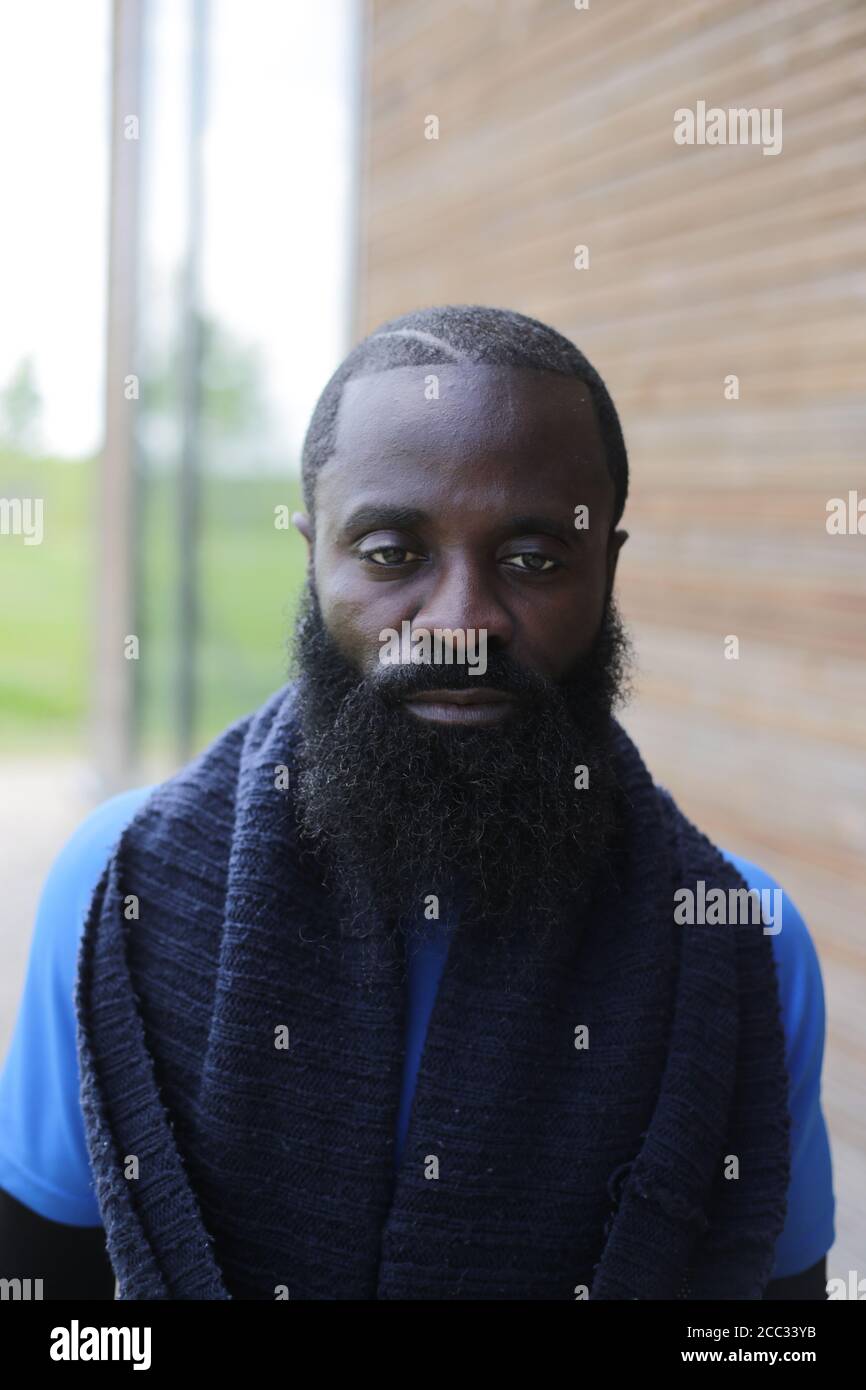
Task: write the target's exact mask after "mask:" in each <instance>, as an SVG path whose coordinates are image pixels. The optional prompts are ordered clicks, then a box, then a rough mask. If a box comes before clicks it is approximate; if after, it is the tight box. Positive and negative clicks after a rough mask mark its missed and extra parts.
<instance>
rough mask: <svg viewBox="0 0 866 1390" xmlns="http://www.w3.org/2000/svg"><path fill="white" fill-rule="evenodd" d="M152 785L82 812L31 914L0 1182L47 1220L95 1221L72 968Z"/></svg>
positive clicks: (4, 1080)
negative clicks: (121, 841)
mask: <svg viewBox="0 0 866 1390" xmlns="http://www.w3.org/2000/svg"><path fill="white" fill-rule="evenodd" d="M150 790H151V789H150V788H147V787H146V788H143V789H140V788H137V789H136V790H134V791H129V792H123V793H121V795H120V796H115V797H112V798H111V800H110V801H106V802H104V803H103V804H102V805H101V806H99V807H97V809H96V810H95V811H93V812H92V813H91V815H90V816H88V818H87V820H85V821H84V822H83V824H82V825H81V826H79V828H78V830H77V831H76V832H75V834H74V835H73V836H72V838H71V839H70V840H69V841H68V842H67V844H66V845H65V847H64V848H63V850H62V851H61V852H60V854H59V855H58V856H57V858H56V860H55V861H54V863H53V865H52V867H51V870H50V872H49V874H48V877H47V879H46V881H45V884H44V887H43V890H42V896H41V898H40V900H39V906H38V909H37V913H36V922H35V926H34V930H33V937H32V940H31V945H30V956H29V960H28V963H27V975H26V979H25V984H24V992H23V995H22V998H21V1003H20V1006H19V1010H18V1017H17V1020H16V1023H15V1029H14V1032H13V1034H12V1041H11V1043H10V1045H9V1051H8V1053H7V1054H6V1060H5V1063H4V1066H3V1071H2V1073H0V1187H3V1188H5V1189H6V1191H7V1192H10V1193H11V1194H12V1196H13V1197H16V1198H17V1199H18V1201H19V1202H22V1203H23V1204H24V1205H25V1206H26V1207H29V1208H30V1209H31V1210H32V1211H35V1212H38V1213H39V1215H40V1216H45V1217H47V1218H48V1219H49V1220H51V1221H62V1222H63V1223H65V1224H66V1225H69V1226H99V1225H100V1224H101V1221H100V1214H99V1207H98V1205H97V1202H96V1196H95V1193H94V1190H93V1182H92V1176H91V1172H90V1160H89V1158H88V1154H87V1146H86V1143H85V1137H84V1121H83V1117H82V1114H81V1107H80V1103H79V1076H78V1055H77V1049H76V1020H75V1003H74V990H75V973H76V966H77V961H78V945H79V941H80V938H81V932H82V928H83V926H84V921H85V918H86V916H87V909H88V907H89V905H90V899H91V896H92V894H93V889H94V888H95V887H96V884H97V883H98V881H99V877H100V875H101V873H102V870H103V869H104V867H105V865H106V863H107V862H108V859H109V857H110V855H111V851H112V849H113V847H114V844H115V842H116V841H117V838H118V836H119V835H120V833H121V831H122V829H123V827H124V826H125V824H126V823H127V821H128V820H129V819H130V818H131V817H132V816H133V814H134V813H135V811H136V810H137V809H138V807H139V805H140V804H141V803H142V802H143V801H144V800H145V799H146V797H147V796H148V795H149V792H150Z"/></svg>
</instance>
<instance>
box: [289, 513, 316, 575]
mask: <svg viewBox="0 0 866 1390" xmlns="http://www.w3.org/2000/svg"><path fill="white" fill-rule="evenodd" d="M292 525H293V526H294V527H295V528H296V529H297V530H298V531H300V533H301V535H302V536H303V538H304V540H305V541H306V542H307V567H308V568H309V567H310V566H311V565H312V563H313V527H312V525H311V523H310V518H309V517H308V516H307V513H306V512H292Z"/></svg>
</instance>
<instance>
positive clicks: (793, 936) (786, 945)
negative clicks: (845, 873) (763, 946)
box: [720, 846, 821, 985]
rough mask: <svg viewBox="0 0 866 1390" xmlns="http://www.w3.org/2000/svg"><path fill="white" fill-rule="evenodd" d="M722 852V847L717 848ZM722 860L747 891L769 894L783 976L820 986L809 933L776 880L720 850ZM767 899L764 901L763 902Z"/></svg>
mask: <svg viewBox="0 0 866 1390" xmlns="http://www.w3.org/2000/svg"><path fill="white" fill-rule="evenodd" d="M720 849H721V846H720ZM721 852H722V854H723V855H724V857H725V858H726V859H727V860H728V861H729V863H731V864H733V865H734V867H735V868H736V869H738V870H739V872H740V873H741V874H742V876H743V878H744V880H745V882H746V886H747V888H750V889H754V890H755V891H756V892H758V893H762V894H769V895H772V898H771V899H769V901H770V902H771V916H772V918H773V926H774V928H777V930H773V931H768V933H767V934H768V935H769V936H770V939H771V941H772V943H773V949H774V952H775V955H776V961H777V964H778V966H779V969H780V970H781V971H782V972H783V975H785V976H793V975H794V974H800V975H802V974H803V973H804V972H805V973H806V974H808V976H809V977H810V978H812V979H815V980H817V983H818V984H819V985H820V981H821V968H820V964H819V962H818V953H817V951H816V949H815V943H814V941H813V939H812V934H811V932H810V930H809V927H808V926H807V924H806V920H805V918H804V916H803V914H802V913H801V912H800V910H799V908H798V907H797V904H796V903H795V902H794V900H793V898H792V897H791V895H790V894H789V893H788V892H787V890H786V889H785V888H784V887H783V886H782V884H781V883H780V882H779V881H778V879H776V878H774V876H773V875H772V874H770V873H768V872H767V870H766V869H765V868H763V867H762V866H761V865H760V864H756V863H755V862H754V861H753V860H751V859H745V858H744V857H743V856H742V855H739V854H732V853H731V852H730V851H729V850H726V849H721ZM765 900H766V899H765Z"/></svg>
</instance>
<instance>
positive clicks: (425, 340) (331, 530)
mask: <svg viewBox="0 0 866 1390" xmlns="http://www.w3.org/2000/svg"><path fill="white" fill-rule="evenodd" d="M303 480H304V495H305V505H306V507H307V511H306V513H305V514H304V515H298V516H297V517H296V524H297V526H298V529H299V530H300V532H301V533H302V535H303V536H304V538H305V540H306V542H307V545H308V548H309V576H308V581H309V582H308V587H307V594H306V601H305V605H304V609H303V614H302V618H301V622H300V624H299V627H298V631H297V634H296V655H297V664H298V669H299V678H298V680H297V681H295V682H293V683H290V684H289V685H288V686H287V687H285V688H284V689H283V690H281V691H278V692H277V693H276V694H275V695H273V696H272V697H271V698H270V699H269V700H268V701H267V702H266V703H265V705H263V706H262V707H261V709H259V710H257V711H256V712H255V713H254V714H253V715H251V716H248V717H247V718H245V719H242V720H240V721H238V723H237V724H235V725H233V726H232V727H231V728H230V729H229V730H227V731H226V732H225V733H224V734H223V735H222V736H221V737H220V738H219V739H217V740H216V741H215V743H214V744H212V745H211V747H210V748H209V749H207V750H205V752H204V753H203V754H201V755H200V756H199V757H198V758H197V759H195V760H194V762H193V763H191V764H190V765H189V766H188V767H187V768H184V769H183V770H182V771H181V772H180V773H178V774H177V775H176V776H175V777H173V778H171V779H169V781H167V782H166V783H163V784H162V785H161V786H159V787H157V788H156V789H144V790H143V791H140V792H137V793H132V794H126V795H125V796H124V797H121V798H116V799H115V801H113V802H110V803H108V804H107V806H106V807H103V808H101V809H100V810H99V811H97V812H96V813H95V816H94V817H91V819H90V821H89V822H88V823H87V826H85V828H84V829H83V831H82V832H79V836H78V837H77V839H76V840H75V841H74V842H73V844H72V845H71V846H70V847H69V848H68V849H67V851H66V858H65V859H64V856H61V860H60V861H58V866H57V867H56V869H55V871H54V874H53V876H52V879H51V880H49V884H48V885H47V886H46V895H45V898H44V899H43V905H42V908H41V910H40V920H39V921H38V922H37V934H36V940H35V941H34V955H33V958H32V960H31V966H30V974H29V976H28V984H27V991H26V993H25V1001H24V1005H23V1007H22V1013H21V1016H20V1017H19V1023H18V1029H17V1031H16V1037H15V1040H14V1041H13V1046H12V1049H11V1052H10V1056H9V1059H8V1061H7V1066H6V1071H5V1073H4V1077H3V1083H2V1087H0V1113H2V1114H3V1116H4V1121H5V1125H6V1133H7V1136H8V1137H7V1138H6V1139H5V1140H4V1144H3V1149H2V1151H0V1183H2V1186H3V1187H4V1188H5V1189H6V1193H5V1198H4V1206H3V1209H2V1218H3V1227H2V1231H3V1234H2V1244H0V1263H2V1266H3V1272H4V1273H7V1272H9V1273H12V1272H15V1273H17V1274H19V1275H20V1276H21V1277H25V1276H26V1275H27V1274H31V1275H32V1277H36V1276H37V1275H38V1274H39V1267H41V1266H40V1265H39V1262H40V1261H41V1262H42V1263H43V1264H44V1267H45V1269H50V1270H51V1279H50V1280H49V1283H52V1281H53V1288H51V1289H50V1290H49V1296H61V1294H62V1292H63V1291H69V1290H70V1289H71V1288H72V1287H73V1285H74V1280H73V1278H72V1275H71V1270H72V1269H73V1268H74V1267H75V1261H77V1260H81V1259H82V1258H83V1259H84V1260H85V1261H86V1264H87V1268H88V1269H89V1271H90V1276H89V1277H91V1278H92V1280H93V1284H92V1288H93V1293H94V1296H103V1297H108V1296H110V1293H109V1292H108V1290H109V1285H110V1283H111V1282H112V1281H113V1278H114V1276H115V1275H116V1278H117V1283H118V1296H119V1297H121V1298H190V1297H192V1298H214V1299H227V1298H250V1299H262V1298H283V1297H292V1298H354V1299H373V1298H385V1299H390V1298H423V1299H524V1298H526V1299H559V1298H565V1299H570V1300H571V1299H584V1298H592V1299H634V1298H649V1299H667V1298H674V1299H675V1298H686V1299H691V1298H717V1297H718V1298H749V1299H754V1298H822V1297H824V1296H825V1283H826V1253H827V1250H828V1249H829V1247H830V1245H831V1244H832V1242H833V1239H834V1231H833V1214H834V1206H833V1193H832V1181H831V1167H830V1153H829V1146H828V1142H827V1134H826V1127H825V1125H824V1121H823V1116H822V1114H821V1108H820V1073H821V1061H822V1051H823V1038H824V1014H823V992H822V987H821V978H820V971H819V969H818V964H817V959H816V957H815V952H814V947H813V945H812V942H811V939H810V937H809V933H808V931H807V929H806V927H805V924H804V923H803V922H802V919H801V918H800V917H799V915H798V914H797V913H796V910H795V909H794V907H793V904H791V903H790V902H789V901H788V900H787V899H786V898H784V897H783V896H782V895H781V890H778V885H775V884H773V881H772V880H771V879H769V878H768V877H767V876H766V875H765V874H764V873H763V871H762V870H760V869H759V868H757V867H756V866H754V865H750V864H748V863H747V862H746V861H743V860H738V859H736V858H734V857H733V856H730V855H727V856H726V855H725V854H723V853H722V852H721V851H720V850H718V849H717V848H716V847H715V846H713V845H712V844H711V843H710V842H709V841H708V840H707V839H706V837H704V836H702V835H701V834H700V832H699V831H697V830H696V829H695V827H693V826H692V825H691V824H690V823H689V822H688V821H687V820H686V819H685V817H683V816H682V814H681V813H680V812H679V810H678V808H677V807H676V805H675V803H674V801H673V799H672V798H671V797H670V795H669V794H668V793H667V792H665V791H664V790H663V789H661V788H658V787H657V786H655V785H654V783H653V781H652V778H651V777H650V775H649V774H648V772H647V770H646V768H645V767H644V765H643V763H642V761H641V758H640V755H639V753H638V751H637V749H636V748H635V747H634V745H633V744H632V743H631V741H630V740H629V739H628V737H627V735H626V734H625V732H624V730H623V729H622V727H621V726H620V725H619V723H618V722H617V721H616V719H615V718H614V717H613V710H614V709H615V707H616V706H617V704H618V703H619V702H620V701H621V700H622V698H623V696H624V693H625V690H626V684H627V672H628V656H629V651H628V641H627V638H626V635H625V631H624V628H623V626H622V623H621V620H620V618H619V615H618V612H617V608H616V604H615V600H614V579H615V573H616V566H617V561H618V557H619V553H620V550H621V548H622V545H623V543H624V542H625V540H626V532H625V531H623V530H622V529H619V522H620V519H621V517H622V513H623V508H624V505H625V500H626V493H627V484H628V463H627V456H626V450H625V445H624V442H623V438H622V434H621V431H620V426H619V421H618V419H617V414H616V411H615V409H614V406H613V403H612V401H611V400H610V397H609V395H608V393H607V391H606V389H605V387H604V384H603V382H602V380H601V378H600V377H599V376H598V374H597V373H596V372H595V371H594V369H593V368H592V367H591V366H590V364H589V363H588V362H587V361H586V359H585V358H584V357H583V356H582V354H581V353H579V352H578V351H577V349H576V348H575V347H574V345H573V344H571V343H570V342H569V341H568V340H567V339H565V338H563V337H562V336H561V335H560V334H558V333H556V332H555V331H554V330H552V329H550V328H549V327H547V326H546V325H544V324H542V323H540V322H538V321H537V320H534V319H530V318H527V317H525V316H524V315H520V314H516V313H512V312H508V311H503V310H495V309H489V308H483V307H479V306H447V307H442V308H433V309H427V310H424V311H419V312H417V313H413V314H408V315H404V316H402V317H401V318H398V319H395V320H392V321H390V322H388V323H386V324H384V325H382V326H381V327H380V328H379V329H377V330H376V331H375V332H374V333H373V334H371V335H370V336H369V337H368V338H366V339H364V341H363V342H362V343H360V344H359V345H358V346H357V347H356V348H355V349H354V350H353V352H352V353H350V355H349V357H348V358H347V359H346V361H345V362H344V363H343V364H342V365H341V367H340V368H339V369H338V371H337V372H336V373H335V374H334V376H333V377H332V378H331V381H330V382H329V383H328V385H327V387H326V388H325V391H324V392H323V394H322V397H321V398H320V400H319V402H318V404H317V407H316V410H315V412H314V414H313V417H312V420H311V422H310V427H309V430H308V433H307V438H306V440H305V444H304V451H303ZM437 634H438V636H437ZM425 644H426V645H425ZM97 880H98V882H97ZM94 888H95V891H93V890H94ZM748 890H754V891H753V893H752V894H751V895H750V893H749V891H748ZM761 890H765V892H766V895H767V897H766V901H770V900H771V895H772V892H773V891H778V893H779V897H780V898H781V904H780V906H781V912H779V911H778V910H777V911H776V912H774V913H773V914H771V915H770V916H768V915H767V913H766V912H763V913H761V912H760V911H759V912H758V913H757V914H755V913H754V912H752V913H751V915H739V911H738V910H735V907H736V906H737V905H738V906H739V908H742V906H743V904H744V902H745V903H747V904H750V905H751V906H752V907H753V906H754V903H755V902H756V901H757V900H758V895H759V894H760V891H761ZM91 893H92V900H91ZM55 894H58V895H60V896H62V899H63V911H62V912H57V911H55V910H54V908H53V907H52V901H51V900H52V899H53V896H54V895H55ZM684 894H685V895H686V896H688V895H689V894H691V895H693V896H692V901H696V900H700V901H701V902H702V903H703V902H713V903H714V904H716V905H718V904H719V903H722V904H726V905H731V906H730V907H729V908H728V907H726V908H725V913H723V914H722V916H721V917H720V916H719V913H718V912H716V914H715V915H711V914H710V913H707V914H706V917H705V920H700V921H697V922H694V921H690V922H689V924H687V925H684V924H683V923H684V920H685V919H684V918H683V916H682V915H681V914H680V913H679V911H678V908H677V904H678V903H682V901H683V895H684ZM76 895H77V896H78V899H79V904H80V906H79V909H78V911H76V910H74V909H75V898H76ZM777 906H779V905H778V904H777ZM61 917H63V918H64V922H61V921H60V920H59V919H60V918H61ZM85 919H86V920H85ZM73 921H74V926H73V925H72V922H73ZM82 921H83V931H82ZM64 923H65V924H64ZM79 934H80V935H81V947H80V953H79V954H78V956H77V963H76V965H75V966H74V967H73V964H72V961H73V957H74V950H77V949H78V937H79ZM60 937H62V938H63V944H61V942H60V940H59V939H56V938H60ZM43 938H44V940H43ZM70 941H72V942H73V947H74V950H73V949H72V948H70V945H69V942H70ZM37 950H39V952H40V954H39V955H37ZM52 951H53V952H54V957H53V959H54V962H55V964H54V968H53V972H54V973H53V982H54V983H53V989H54V992H53V993H51V991H50V989H49V988H47V987H46V986H45V985H44V984H41V983H40V980H41V978H42V974H43V973H44V971H45V970H46V969H49V970H50V969H52V966H51V964H50V962H49V964H48V966H46V965H45V963H44V960H43V957H45V956H48V957H50V954H51V952H52ZM61 957H62V959H63V961H64V965H63V968H62V969H61V968H60V967H59V965H58V964H57V962H59V961H60V959H61ZM73 971H74V973H75V979H74V991H75V1007H76V1011H77V1019H76V1017H74V1016H73V1013H72V987H73ZM58 980H61V981H62V983H61V985H60V987H58V984H57V981H58ZM55 1011H56V1012H57V1013H58V1014H59V1015H60V1017H57V1018H55V1017H54V1012H55ZM76 1023H77V1060H78V1067H77V1068H76V1067H75V1066H74V1058H73V1057H72V1055H71V1054H72V1052H73V1041H72V1039H73V1035H74V1031H75V1028H76ZM40 1029H41V1032H42V1033H43V1034H44V1032H45V1030H46V1029H49V1030H50V1029H54V1030H55V1032H57V1033H58V1037H59V1041H58V1043H57V1045H56V1047H55V1048H54V1049H53V1050H52V1047H51V1045H50V1044H46V1043H45V1042H44V1041H39V1042H37V1041H36V1038H37V1034H38V1033H39V1032H40ZM60 1073H62V1074H63V1077H64V1080H63V1083H62V1085H55V1086H54V1093H55V1094H56V1095H57V1096H58V1099H57V1101H56V1102H54V1101H53V1099H52V1087H51V1079H52V1076H54V1077H55V1078H56V1076H57V1075H58V1074H60ZM46 1078H47V1083H48V1084H47V1085H46ZM79 1086H80V1090H79ZM37 1088H38V1089H39V1091H40V1094H41V1095H42V1097H43V1105H42V1115H41V1119H40V1120H39V1121H38V1122H37V1121H35V1120H34V1119H33V1114H32V1109H31V1102H29V1101H28V1099H27V1091H28V1090H29V1091H30V1093H31V1094H32V1093H33V1092H34V1091H35V1090H36V1089H37ZM49 1102H50V1103H49ZM61 1117H62V1120H63V1122H64V1124H65V1127H66V1130H67V1134H66V1135H65V1136H64V1137H65V1138H66V1141H67V1142H66V1146H65V1150H64V1147H63V1144H62V1143H61V1142H60V1141H59V1139H58V1137H57V1135H56V1133H55V1131H53V1130H52V1126H55V1127H56V1126H58V1125H59V1124H60V1123H61ZM64 1165H65V1166H64ZM40 1170H41V1171H40ZM102 1228H104V1231H105V1236H106V1238H107V1247H108V1255H109V1257H110V1262H109V1261H108V1260H106V1258H105V1254H104V1252H103V1249H102V1235H101V1231H102ZM31 1240H33V1241H36V1242H38V1249H39V1260H38V1261H36V1260H35V1259H34V1258H32V1257H31V1259H30V1263H31V1264H32V1266H33V1267H32V1269H31V1268H29V1267H28V1268H26V1269H25V1268H24V1265H25V1264H26V1263H27V1252H28V1250H29V1249H31V1247H30V1246H28V1242H29V1241H31ZM32 1248H37V1247H32ZM37 1266H39V1267H37Z"/></svg>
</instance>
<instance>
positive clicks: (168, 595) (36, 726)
mask: <svg viewBox="0 0 866 1390" xmlns="http://www.w3.org/2000/svg"><path fill="white" fill-rule="evenodd" d="M95 480H96V465H95V463H94V462H93V461H92V460H91V461H87V462H83V463H67V462H63V461H58V460H53V459H40V460H35V461H34V460H28V459H23V458H15V457H13V456H10V455H8V454H7V455H5V456H0V496H2V497H15V496H21V497H26V496H30V497H42V498H43V499H44V518H45V520H44V539H43V542H42V544H41V545H38V546H37V545H34V546H25V545H24V543H23V538H22V537H20V536H8V535H5V536H4V535H0V594H2V602H0V652H2V662H0V748H3V749H5V750H9V749H10V748H11V747H17V748H22V749H28V750H29V749H32V748H34V747H37V746H38V747H41V748H45V747H46V745H52V746H54V745H63V746H66V747H69V748H75V749H76V750H79V751H81V750H83V748H84V746H85V737H86V718H87V709H88V699H89V695H90V670H91V662H92V659H91V652H92V650H93V642H94V636H95V634H94V631H93V623H94V621H95V611H96V609H95V602H94V594H95V589H94V586H95V583H96V574H95V563H94V562H95V559H96V556H97V548H98V546H99V544H100V536H99V534H98V526H97V521H96V508H95ZM283 503H285V504H287V505H288V506H289V508H290V509H294V508H297V507H299V506H300V490H299V485H298V483H297V480H296V479H294V478H289V479H286V480H283V479H281V478H279V477H276V478H270V477H268V478H262V477H254V478H247V479H243V480H240V479H225V478H207V479H205V480H204V481H203V488H202V516H201V528H200V546H199V552H198V557H197V573H198V576H199V598H200V628H199V633H198V639H197V643H196V649H195V664H196V671H197V677H198V680H197V688H198V709H197V718H196V727H195V746H196V747H197V748H198V747H203V746H204V744H205V743H207V742H208V741H209V740H210V739H211V738H213V737H214V736H215V735H216V734H217V733H219V732H220V730H221V729H223V728H225V726H226V725H227V724H229V723H231V721H232V720H233V719H236V718H238V717H239V716H240V715H242V714H245V713H247V711H249V710H251V709H254V708H255V707H256V705H258V704H259V703H260V702H261V701H262V700H263V699H264V698H265V697H266V696H267V695H268V694H269V693H270V692H271V691H272V690H274V689H276V688H277V687H278V686H279V685H281V684H282V682H283V681H284V680H285V679H286V639H287V637H288V634H289V631H290V627H291V619H292V615H293V613H294V610H295V605H296V602H297V597H298V594H299V592H300V589H301V585H302V582H303V572H304V565H305V556H306V552H305V549H304V546H303V542H302V541H301V539H300V537H299V536H298V534H297V532H295V530H294V528H292V529H291V530H289V531H284V530H277V529H276V528H275V526H274V507H275V506H276V505H278V504H283ZM176 518H177V512H176V501H175V492H174V483H173V480H172V479H170V478H168V477H164V478H161V479H157V480H151V481H150V482H149V484H148V486H147V488H146V490H145V493H144V497H143V505H142V510H141V514H140V515H139V518H138V522H139V538H140V549H141V576H142V585H141V609H140V617H139V621H138V623H137V628H138V636H139V638H140V643H141V655H140V660H139V664H138V667H137V675H138V678H139V683H140V684H139V708H140V731H141V740H142V748H143V750H150V749H159V750H161V751H162V750H165V749H169V750H170V749H171V748H172V745H173V739H174V728H175V719H174V710H175V707H176V699H175V689H176V671H177V662H178V634H177V578H178V536H177V520H176Z"/></svg>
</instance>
